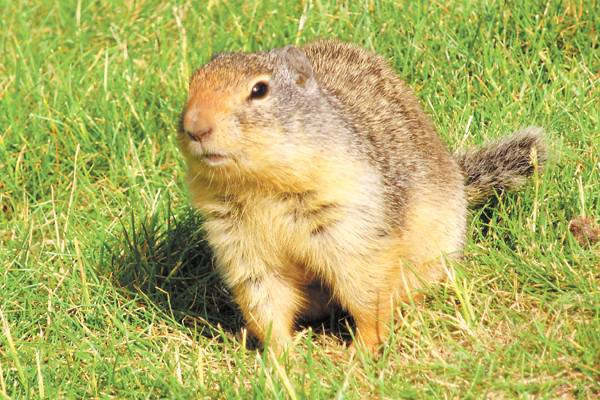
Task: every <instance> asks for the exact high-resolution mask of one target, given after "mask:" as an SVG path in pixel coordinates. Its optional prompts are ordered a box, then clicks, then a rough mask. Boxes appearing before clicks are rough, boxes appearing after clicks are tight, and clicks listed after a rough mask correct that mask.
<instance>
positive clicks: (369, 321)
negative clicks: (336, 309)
mask: <svg viewBox="0 0 600 400" xmlns="http://www.w3.org/2000/svg"><path fill="white" fill-rule="evenodd" d="M348 270H354V271H362V273H361V274H360V275H361V279H355V278H354V279H348V277H347V276H344V275H345V274H343V271H341V272H342V273H341V274H340V276H334V277H333V278H334V282H332V286H333V287H334V288H335V297H336V299H337V300H338V301H339V303H340V304H341V305H342V307H343V308H344V309H346V310H347V311H348V312H349V313H350V315H351V316H352V318H353V319H354V322H355V324H356V332H355V341H354V343H353V344H352V345H351V346H350V350H351V351H354V350H355V349H356V347H364V348H366V349H367V350H369V351H370V352H372V353H375V352H377V350H378V348H379V346H380V345H382V344H383V343H384V342H385V340H386V339H387V337H388V335H389V327H388V324H389V321H390V319H391V312H392V304H393V303H392V298H393V291H392V290H391V280H390V279H385V274H382V275H379V274H378V275H376V276H373V275H370V274H369V273H368V272H367V271H378V269H377V268H376V267H373V266H372V265H370V264H369V265H365V266H364V268H360V267H357V268H352V269H351V268H347V269H345V271H348ZM379 271H385V268H381V269H379Z"/></svg>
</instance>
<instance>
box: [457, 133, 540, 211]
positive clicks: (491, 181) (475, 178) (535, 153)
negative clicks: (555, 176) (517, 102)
mask: <svg viewBox="0 0 600 400" xmlns="http://www.w3.org/2000/svg"><path fill="white" fill-rule="evenodd" d="M454 158H455V159H456V161H457V162H458V165H459V166H460V167H461V169H462V171H463V173H464V175H465V178H466V192H467V198H468V200H469V203H470V204H472V205H481V204H483V203H485V202H486V201H487V200H488V199H489V198H490V197H492V196H493V195H494V193H502V192H505V191H511V190H514V189H517V188H518V187H519V186H521V185H523V183H525V181H526V179H527V177H528V176H530V175H532V174H533V173H534V171H536V170H543V169H544V166H545V165H546V161H547V160H548V146H547V144H546V143H545V141H544V132H543V130H542V129H541V128H534V127H529V128H525V129H523V130H521V131H518V132H516V133H514V134H513V135H510V136H508V137H506V138H502V139H500V140H498V141H494V142H491V143H488V144H486V145H483V146H481V147H476V148H473V149H469V150H463V151H461V150H458V151H456V152H455V153H454Z"/></svg>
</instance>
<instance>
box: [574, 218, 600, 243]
mask: <svg viewBox="0 0 600 400" xmlns="http://www.w3.org/2000/svg"><path fill="white" fill-rule="evenodd" d="M569 232H571V234H572V235H573V236H575V239H576V240H577V243H579V245H580V246H581V247H583V248H584V249H589V248H590V247H592V246H593V245H595V244H596V243H598V239H599V238H600V227H598V225H597V224H596V223H594V221H593V220H592V219H591V218H589V217H583V216H581V215H580V216H579V217H576V218H573V219H572V220H571V221H570V222H569Z"/></svg>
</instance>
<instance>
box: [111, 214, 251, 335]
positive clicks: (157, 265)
mask: <svg viewBox="0 0 600 400" xmlns="http://www.w3.org/2000/svg"><path fill="white" fill-rule="evenodd" d="M167 208H168V209H170V206H168V207H167ZM167 214H168V215H163V214H162V213H156V215H153V216H148V217H146V218H145V220H143V221H136V220H135V213H134V212H130V216H129V221H125V220H122V221H121V222H122V224H121V225H122V230H121V234H120V235H119V236H118V239H117V241H116V243H113V244H106V245H105V246H106V250H108V252H109V253H110V254H111V257H110V264H109V265H108V267H107V268H106V269H107V270H105V271H103V273H104V274H105V275H107V276H108V277H110V279H111V280H112V281H113V282H115V283H117V284H118V285H119V286H121V287H122V288H123V289H124V290H125V291H126V292H129V293H131V294H133V295H138V296H139V295H140V294H141V295H142V297H145V298H146V299H147V300H146V301H147V302H148V303H151V304H148V306H154V307H156V308H158V309H159V310H161V311H163V312H164V313H165V314H166V315H169V316H172V317H173V319H175V320H176V321H178V322H181V323H184V324H186V325H187V326H190V327H193V328H196V329H198V330H199V331H200V332H201V334H202V335H204V336H207V337H214V336H217V335H219V331H218V328H217V326H218V325H221V328H222V329H223V331H225V332H228V333H231V334H235V333H236V332H238V331H239V329H240V327H241V326H243V320H242V318H241V315H240V313H239V311H238V310H237V308H236V305H235V303H234V301H233V298H232V296H231V295H230V294H229V293H228V292H227V289H226V288H225V286H224V284H223V283H222V281H221V279H220V277H219V275H218V273H217V272H216V271H215V269H214V267H213V264H212V253H211V250H210V247H209V246H208V243H207V242H206V240H205V239H204V232H203V231H202V229H201V226H202V219H201V217H200V216H199V215H198V214H196V213H194V212H193V210H191V209H189V208H188V209H185V210H184V211H182V212H181V213H179V214H176V215H171V214H170V210H169V211H167ZM111 245H112V247H111Z"/></svg>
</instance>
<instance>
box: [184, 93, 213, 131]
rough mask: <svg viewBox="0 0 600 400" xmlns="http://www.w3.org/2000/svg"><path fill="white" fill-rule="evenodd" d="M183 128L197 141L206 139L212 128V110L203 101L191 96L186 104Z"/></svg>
mask: <svg viewBox="0 0 600 400" xmlns="http://www.w3.org/2000/svg"><path fill="white" fill-rule="evenodd" d="M183 129H184V130H185V131H186V132H187V134H188V135H189V136H190V138H192V140H195V141H197V142H200V141H202V140H204V139H206V138H207V137H208V136H210V134H211V133H212V132H213V130H214V110H213V109H212V107H210V106H207V104H205V102H203V101H198V99H196V98H191V99H190V101H188V104H187V105H186V111H185V116H184V117H183Z"/></svg>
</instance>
